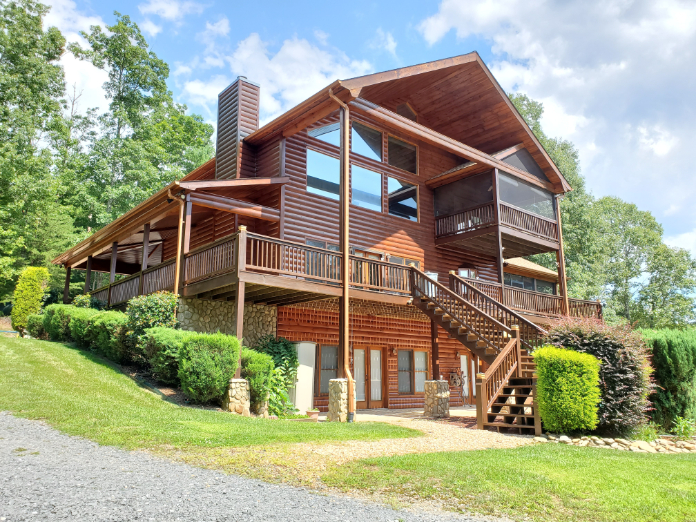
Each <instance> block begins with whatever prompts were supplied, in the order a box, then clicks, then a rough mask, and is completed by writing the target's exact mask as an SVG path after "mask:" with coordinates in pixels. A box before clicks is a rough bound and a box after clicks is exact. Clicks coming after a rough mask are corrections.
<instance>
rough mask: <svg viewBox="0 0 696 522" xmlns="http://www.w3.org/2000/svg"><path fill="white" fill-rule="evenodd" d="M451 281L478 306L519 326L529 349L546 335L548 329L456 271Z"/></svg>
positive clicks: (467, 298)
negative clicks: (526, 317) (477, 286)
mask: <svg viewBox="0 0 696 522" xmlns="http://www.w3.org/2000/svg"><path fill="white" fill-rule="evenodd" d="M449 283H450V288H451V289H452V291H453V292H454V293H455V294H457V295H459V296H460V297H461V298H462V299H464V300H465V301H467V302H469V303H471V304H472V305H474V306H476V307H477V308H479V309H480V310H482V311H483V312H484V313H486V314H488V315H489V316H491V317H493V318H495V319H496V320H498V321H500V322H501V323H503V324H504V325H506V326H508V327H510V328H511V327H513V326H515V325H517V326H519V331H520V339H521V342H522V344H523V345H524V347H525V348H527V349H528V350H530V351H531V350H533V349H534V348H536V347H537V346H538V345H539V344H540V342H541V339H542V338H543V337H544V336H545V335H546V333H547V332H546V330H544V329H543V328H541V327H539V326H537V325H536V324H534V323H533V322H531V321H530V320H529V319H525V318H524V317H522V316H521V315H520V314H518V313H517V312H514V311H513V310H511V309H509V308H508V307H507V306H505V305H503V304H502V303H499V302H498V301H496V300H495V299H493V298H492V297H490V296H489V295H487V294H485V293H483V292H482V291H481V290H479V289H478V288H476V287H475V286H473V285H472V284H470V283H469V282H467V281H465V280H464V279H462V278H461V277H459V276H458V275H457V274H455V273H454V272H450V274H449Z"/></svg>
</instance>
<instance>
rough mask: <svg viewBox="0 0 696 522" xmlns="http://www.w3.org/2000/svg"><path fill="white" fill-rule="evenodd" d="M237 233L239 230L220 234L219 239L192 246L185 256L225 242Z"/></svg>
mask: <svg viewBox="0 0 696 522" xmlns="http://www.w3.org/2000/svg"><path fill="white" fill-rule="evenodd" d="M238 235H239V232H235V233H234V234H228V235H226V236H222V237H221V238H219V239H216V240H215V241H211V242H210V243H206V244H205V245H201V246H199V247H196V248H194V249H193V250H189V252H188V254H186V256H185V257H189V256H192V255H194V254H198V253H199V252H203V250H208V249H209V248H213V247H215V246H218V245H219V244H221V243H226V242H227V241H230V240H231V239H234V238H236V237H237V236H238ZM174 261H175V259H172V262H174Z"/></svg>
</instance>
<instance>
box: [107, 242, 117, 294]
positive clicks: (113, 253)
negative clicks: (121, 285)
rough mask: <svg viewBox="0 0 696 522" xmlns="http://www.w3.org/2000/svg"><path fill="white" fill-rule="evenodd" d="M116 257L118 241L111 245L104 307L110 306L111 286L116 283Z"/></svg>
mask: <svg viewBox="0 0 696 522" xmlns="http://www.w3.org/2000/svg"><path fill="white" fill-rule="evenodd" d="M117 257H118V241H114V242H113V243H111V270H110V271H109V295H108V296H107V298H106V299H107V300H106V306H110V305H111V286H112V285H113V284H114V281H116V258H117Z"/></svg>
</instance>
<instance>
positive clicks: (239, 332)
mask: <svg viewBox="0 0 696 522" xmlns="http://www.w3.org/2000/svg"><path fill="white" fill-rule="evenodd" d="M246 244H247V227H246V226H244V225H240V226H239V231H238V232H237V282H236V283H235V285H234V286H235V294H236V297H235V305H234V324H235V335H236V337H237V339H239V345H240V347H241V345H242V339H243V337H244V298H245V295H244V294H245V290H246V288H245V283H244V281H240V277H239V276H240V274H241V273H242V272H244V270H245V268H246ZM234 378H235V379H241V378H242V351H241V349H240V351H239V359H238V360H237V370H236V371H235V373H234Z"/></svg>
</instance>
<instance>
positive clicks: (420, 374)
mask: <svg viewBox="0 0 696 522" xmlns="http://www.w3.org/2000/svg"><path fill="white" fill-rule="evenodd" d="M413 362H414V366H415V368H416V375H415V376H414V381H415V385H416V393H423V392H424V391H425V379H426V378H427V376H428V360H427V353H426V352H413Z"/></svg>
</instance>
